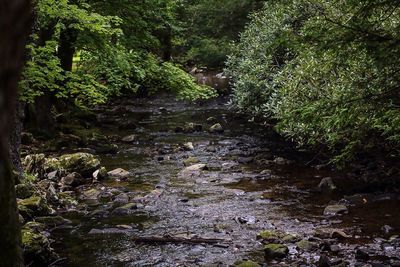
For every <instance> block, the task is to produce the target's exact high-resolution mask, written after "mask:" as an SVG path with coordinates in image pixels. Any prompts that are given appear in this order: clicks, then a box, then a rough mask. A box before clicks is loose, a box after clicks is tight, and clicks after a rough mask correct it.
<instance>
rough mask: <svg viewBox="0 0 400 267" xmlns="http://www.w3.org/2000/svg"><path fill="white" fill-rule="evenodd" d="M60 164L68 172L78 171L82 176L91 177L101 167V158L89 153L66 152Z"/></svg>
mask: <svg viewBox="0 0 400 267" xmlns="http://www.w3.org/2000/svg"><path fill="white" fill-rule="evenodd" d="M60 165H61V167H62V168H63V169H64V170H66V171H67V172H77V173H80V174H81V175H82V176H85V177H91V175H92V173H93V172H94V171H95V170H97V169H98V168H99V167H100V160H99V159H98V158H97V157H96V156H94V155H92V154H89V153H75V154H66V155H62V156H61V157H60Z"/></svg>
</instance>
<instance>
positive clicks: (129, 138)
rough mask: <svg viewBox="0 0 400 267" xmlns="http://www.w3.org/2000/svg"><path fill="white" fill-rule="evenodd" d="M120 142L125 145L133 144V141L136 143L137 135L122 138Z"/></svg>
mask: <svg viewBox="0 0 400 267" xmlns="http://www.w3.org/2000/svg"><path fill="white" fill-rule="evenodd" d="M122 141H123V142H126V143H132V142H135V141H137V135H136V134H131V135H128V136H125V137H124V138H122Z"/></svg>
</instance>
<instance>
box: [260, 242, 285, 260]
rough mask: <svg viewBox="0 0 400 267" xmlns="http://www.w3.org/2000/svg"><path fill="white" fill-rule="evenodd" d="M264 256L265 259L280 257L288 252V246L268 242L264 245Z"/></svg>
mask: <svg viewBox="0 0 400 267" xmlns="http://www.w3.org/2000/svg"><path fill="white" fill-rule="evenodd" d="M264 252H265V257H266V258H267V259H277V258H278V259H281V258H284V257H286V255H288V253H289V248H288V247H287V246H285V245H282V244H268V245H265V246H264Z"/></svg>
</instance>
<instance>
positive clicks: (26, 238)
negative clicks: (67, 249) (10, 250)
mask: <svg viewBox="0 0 400 267" xmlns="http://www.w3.org/2000/svg"><path fill="white" fill-rule="evenodd" d="M43 230H44V225H42V224H39V223H35V222H30V223H27V224H26V225H24V227H23V228H22V248H23V252H24V260H25V263H26V264H29V266H47V265H48V264H49V263H50V262H52V261H53V259H54V258H55V254H54V252H53V250H52V249H51V247H50V242H49V240H48V239H47V237H46V235H45V234H44V232H43Z"/></svg>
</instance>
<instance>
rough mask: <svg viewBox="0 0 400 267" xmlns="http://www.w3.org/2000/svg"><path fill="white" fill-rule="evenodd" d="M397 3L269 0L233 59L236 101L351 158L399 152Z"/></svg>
mask: <svg viewBox="0 0 400 267" xmlns="http://www.w3.org/2000/svg"><path fill="white" fill-rule="evenodd" d="M399 30H400V9H399V6H398V3H397V1H378V0H370V1H344V0H334V1H327V0H291V1H273V2H272V1H268V2H267V3H266V5H265V7H264V9H263V10H262V11H260V12H259V13H257V14H255V15H254V16H253V17H252V22H251V24H249V26H248V27H247V29H246V31H245V32H244V33H243V34H242V36H241V40H240V42H239V43H238V44H237V45H236V47H235V50H234V52H233V53H232V55H231V56H230V58H229V60H228V70H229V72H230V74H231V75H232V77H233V80H234V88H235V89H234V94H233V104H234V106H236V107H237V108H238V109H240V110H242V111H244V112H248V113H251V114H253V115H258V116H264V117H265V118H275V119H277V120H278V124H277V129H278V130H279V131H280V132H281V133H282V134H284V135H285V136H287V137H288V138H290V139H292V140H294V141H296V142H297V143H298V144H299V145H311V146H319V145H321V144H323V145H324V146H325V147H327V148H329V150H330V151H331V152H332V154H333V155H334V158H333V161H334V162H336V163H339V164H343V163H345V162H347V161H349V160H351V159H352V158H353V157H354V156H355V155H357V154H360V153H364V152H369V153H371V152H372V153H384V154H386V155H388V156H391V155H397V156H398V155H399V147H400V124H399V122H400V69H399V66H400V65H399V57H398V56H397V55H398V54H399V52H400V34H399V33H400V31H399Z"/></svg>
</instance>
